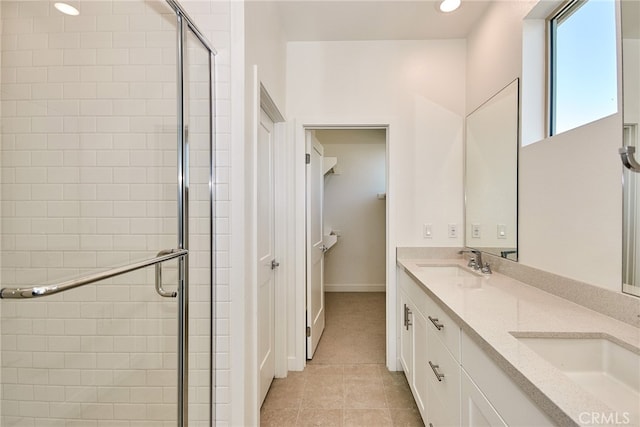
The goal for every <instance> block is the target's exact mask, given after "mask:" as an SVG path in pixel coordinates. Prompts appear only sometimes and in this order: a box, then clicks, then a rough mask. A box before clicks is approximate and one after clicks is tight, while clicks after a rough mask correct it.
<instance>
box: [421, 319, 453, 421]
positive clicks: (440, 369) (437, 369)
mask: <svg viewBox="0 0 640 427" xmlns="http://www.w3.org/2000/svg"><path fill="white" fill-rule="evenodd" d="M437 332H438V331H437V330H436V329H435V328H427V345H428V348H429V350H428V353H427V360H424V359H423V360H421V362H422V363H426V366H425V368H426V370H427V378H428V381H427V382H428V385H429V389H428V390H429V391H428V400H427V402H428V404H427V413H428V414H429V415H428V417H429V421H428V422H430V423H432V424H433V426H434V427H438V426H445V425H446V426H458V425H460V364H459V363H458V361H457V360H456V359H454V358H453V356H452V355H451V353H449V351H448V350H447V349H446V347H445V346H444V344H443V343H442V341H440V338H438V337H437V336H436V333H437ZM416 362H417V361H416ZM432 419H433V420H432Z"/></svg>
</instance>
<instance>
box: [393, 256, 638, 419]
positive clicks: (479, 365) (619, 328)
mask: <svg viewBox="0 0 640 427" xmlns="http://www.w3.org/2000/svg"><path fill="white" fill-rule="evenodd" d="M397 264H398V277H397V280H398V282H397V283H398V295H399V297H398V302H399V307H398V312H399V319H398V328H399V332H398V336H399V341H400V342H399V358H400V364H401V365H402V368H403V370H404V372H405V375H406V377H407V381H408V382H409V385H410V387H411V390H412V392H413V395H414V397H415V400H416V403H417V405H418V408H419V410H420V413H421V415H422V418H423V420H424V422H425V425H427V426H430V427H431V426H433V427H439V426H458V425H461V426H478V425H491V426H502V425H511V426H522V425H528V426H544V425H563V426H565V425H615V424H627V425H638V423H639V422H640V418H639V415H640V414H639V413H640V384H639V383H640V329H639V328H636V327H634V326H632V325H629V324H627V323H624V322H621V321H619V320H616V319H613V318H611V317H608V316H605V315H602V314H599V313H596V312H594V311H592V310H589V309H587V308H585V307H582V306H580V305H578V304H575V303H572V302H570V301H568V300H565V299H562V298H559V297H556V296H554V295H551V294H549V293H547V292H544V291H542V290H540V289H538V288H536V287H533V286H530V285H526V284H524V283H522V282H519V281H517V280H514V279H512V278H510V277H508V276H505V275H503V274H500V273H494V274H492V275H482V274H480V273H477V272H475V271H473V270H471V269H468V268H467V267H466V263H465V262H464V261H463V260H461V259H453V260H416V259H401V258H399V259H398V262H397Z"/></svg>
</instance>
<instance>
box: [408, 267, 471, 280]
mask: <svg viewBox="0 0 640 427" xmlns="http://www.w3.org/2000/svg"><path fill="white" fill-rule="evenodd" d="M417 266H418V267H420V271H421V272H424V273H427V274H428V275H429V276H430V277H470V278H477V277H478V275H477V274H475V273H472V272H470V271H468V270H465V269H464V268H462V267H459V266H457V265H433V264H417Z"/></svg>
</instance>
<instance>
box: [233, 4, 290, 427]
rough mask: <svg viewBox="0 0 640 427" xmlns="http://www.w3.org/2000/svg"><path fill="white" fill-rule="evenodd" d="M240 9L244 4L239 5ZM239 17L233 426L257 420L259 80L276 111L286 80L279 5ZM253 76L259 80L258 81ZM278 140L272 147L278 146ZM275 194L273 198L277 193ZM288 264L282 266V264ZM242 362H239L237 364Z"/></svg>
mask: <svg viewBox="0 0 640 427" xmlns="http://www.w3.org/2000/svg"><path fill="white" fill-rule="evenodd" d="M240 7H242V6H240ZM242 10H243V16H242V23H241V24H239V25H241V28H242V32H243V43H242V45H239V46H237V49H235V53H236V54H237V55H240V56H241V55H242V54H243V53H244V56H243V60H244V62H243V64H242V66H243V69H244V75H243V76H242V77H240V76H241V75H240V74H234V77H235V78H238V79H241V80H240V81H242V84H243V85H244V88H243V90H244V91H243V93H238V94H237V96H238V97H239V99H242V110H243V117H244V122H243V123H242V126H243V128H244V131H243V132H242V136H243V137H242V138H240V139H238V141H237V142H236V143H237V144H240V145H242V148H241V152H240V153H239V154H241V157H237V156H236V157H234V165H237V166H238V168H239V169H240V172H241V173H242V178H241V180H237V181H236V182H235V184H234V187H233V191H234V192H235V194H238V196H239V197H243V199H244V200H243V205H242V206H241V207H240V206H237V207H238V208H240V209H238V210H235V211H234V214H233V217H234V220H235V221H236V224H237V223H239V222H242V224H243V229H242V231H241V233H242V235H238V236H237V237H238V238H239V239H243V240H244V248H243V253H235V254H234V257H233V262H234V267H237V270H236V271H238V272H242V273H241V274H242V276H238V277H237V278H236V279H237V280H238V282H237V283H242V284H244V286H238V288H240V289H236V296H235V301H236V302H237V304H234V307H235V309H234V310H232V313H233V319H232V323H233V325H234V327H233V331H232V333H233V335H234V337H235V339H236V340H237V341H238V342H240V341H241V342H242V343H243V344H242V345H243V347H242V348H238V353H237V354H236V355H235V360H238V361H242V364H243V365H244V366H243V368H244V369H243V370H238V372H243V378H241V379H237V380H236V381H234V382H235V383H237V384H242V385H241V386H240V387H239V388H238V389H236V392H235V393H234V394H233V400H234V411H235V412H234V415H233V423H234V424H236V425H256V424H259V421H258V417H259V414H258V412H257V408H258V406H259V402H257V397H258V392H257V387H258V380H259V375H258V371H257V369H258V357H257V349H256V346H257V342H258V339H257V318H256V313H257V277H256V268H255V263H256V257H257V256H256V246H255V236H256V193H255V192H256V188H257V184H256V176H255V170H256V166H255V165H256V153H257V150H256V143H257V123H258V118H259V111H260V110H259V108H260V89H259V85H260V84H262V85H263V86H264V87H265V88H266V90H267V92H268V93H269V96H270V97H271V98H272V100H273V102H274V103H275V104H276V107H277V108H278V109H279V110H280V112H284V109H285V101H286V98H285V90H286V88H285V81H286V40H285V38H284V33H283V29H282V28H283V27H282V25H281V23H280V18H279V15H278V9H277V3H276V2H272V1H249V2H243V9H242ZM236 22H237V21H236ZM256 79H257V80H256ZM277 144H279V142H278V141H276V150H277V149H278V146H277ZM276 197H277V196H276ZM285 265H286V264H285ZM238 365H239V366H240V363H238Z"/></svg>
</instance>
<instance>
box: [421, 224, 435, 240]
mask: <svg viewBox="0 0 640 427" xmlns="http://www.w3.org/2000/svg"><path fill="white" fill-rule="evenodd" d="M422 237H424V238H425V239H431V238H432V237H433V229H432V227H431V224H422Z"/></svg>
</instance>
